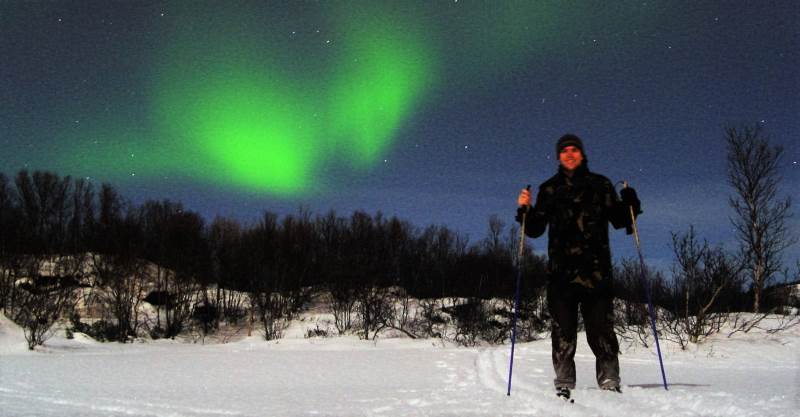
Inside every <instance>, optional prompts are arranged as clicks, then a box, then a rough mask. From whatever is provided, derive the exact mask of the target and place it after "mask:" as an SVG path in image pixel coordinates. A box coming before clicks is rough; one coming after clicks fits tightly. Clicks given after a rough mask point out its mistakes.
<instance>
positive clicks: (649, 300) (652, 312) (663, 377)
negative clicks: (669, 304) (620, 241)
mask: <svg viewBox="0 0 800 417" xmlns="http://www.w3.org/2000/svg"><path fill="white" fill-rule="evenodd" d="M622 186H623V188H628V183H627V182H623V183H622ZM628 209H630V213H631V226H632V227H633V241H634V243H636V251H637V252H638V253H639V269H640V270H641V271H640V273H641V277H640V280H641V281H642V282H644V285H645V290H644V291H645V293H646V294H647V311H648V313H649V315H650V327H652V329H653V338H655V341H656V352H657V353H658V364H659V365H660V366H661V380H662V381H663V382H664V389H665V390H669V388H668V387H667V374H666V373H665V372H664V361H663V360H662V359H661V346H660V345H659V343H658V332H657V331H656V315H655V310H654V309H653V299H652V296H651V295H650V293H651V290H650V281H648V280H647V277H646V276H645V264H644V256H642V245H641V241H640V240H639V228H638V227H637V226H636V214H635V213H634V212H633V207H632V206H628Z"/></svg>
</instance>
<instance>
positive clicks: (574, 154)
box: [558, 146, 583, 171]
mask: <svg viewBox="0 0 800 417" xmlns="http://www.w3.org/2000/svg"><path fill="white" fill-rule="evenodd" d="M558 160H559V161H561V165H562V166H563V167H564V169H566V170H568V171H573V170H575V168H577V167H578V166H580V164H581V163H583V153H581V150H580V149H578V148H577V147H576V146H565V147H564V149H562V150H561V153H559V154H558Z"/></svg>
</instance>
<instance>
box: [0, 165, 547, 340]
mask: <svg viewBox="0 0 800 417" xmlns="http://www.w3.org/2000/svg"><path fill="white" fill-rule="evenodd" d="M0 227H1V228H2V230H3V233H2V235H1V237H0V270H1V271H2V283H0V308H2V309H3V310H4V312H5V313H6V314H7V315H8V316H10V317H11V318H12V319H14V320H16V321H18V322H20V323H21V324H23V327H26V328H27V327H31V328H32V327H36V326H34V324H37V326H38V327H43V328H47V329H49V328H50V327H51V325H52V324H53V322H54V321H55V320H57V319H58V318H59V317H60V316H63V315H65V314H70V315H72V316H73V322H74V324H75V326H76V328H77V329H79V330H85V329H86V327H87V324H86V323H82V322H81V318H80V317H76V316H75V315H74V314H71V313H70V312H72V311H73V310H74V308H73V307H74V304H75V303H76V301H75V300H82V302H83V303H84V304H85V305H91V306H94V307H95V309H96V311H97V313H96V315H100V316H102V317H103V318H104V320H103V323H104V324H103V327H102V328H97V329H94V331H95V332H96V333H101V334H100V336H101V337H102V338H105V339H109V340H120V341H124V340H126V339H127V338H129V337H132V336H136V335H137V334H139V332H140V331H141V330H143V329H141V328H140V326H141V323H142V322H143V321H147V322H149V323H152V324H151V325H150V326H149V328H147V329H146V330H147V331H148V332H149V333H150V334H151V335H152V336H154V337H174V336H176V335H178V334H180V333H181V332H183V331H184V330H186V326H189V325H195V324H199V325H200V328H201V331H202V332H203V333H208V332H212V331H213V330H214V329H215V328H216V327H217V326H218V325H219V323H220V321H223V320H224V321H227V322H230V321H238V320H242V319H247V318H248V317H246V315H247V314H251V315H252V319H253V320H254V321H255V322H257V323H259V324H260V325H262V326H263V329H264V332H265V335H266V337H267V338H275V337H280V335H281V331H282V330H283V328H284V327H285V325H286V323H287V322H288V320H291V319H292V318H293V317H294V316H295V315H296V314H297V312H299V311H300V310H301V309H302V308H303V306H304V305H305V304H306V303H307V302H308V300H309V297H310V296H311V294H312V293H314V292H315V291H319V290H327V291H328V292H329V293H330V298H331V300H330V307H331V310H332V311H333V312H334V315H335V316H336V326H337V328H339V330H340V331H350V330H353V331H357V332H359V334H362V335H363V337H365V338H369V337H374V336H375V335H376V334H377V333H378V332H379V331H381V330H382V329H385V328H394V329H397V330H400V331H403V332H406V334H409V335H412V336H413V335H416V334H418V333H419V332H421V333H423V334H424V333H425V332H424V331H421V330H420V328H419V327H420V326H412V323H411V321H412V320H411V319H410V317H409V315H410V314H411V309H410V305H409V300H411V299H412V298H413V299H445V298H450V299H452V300H458V301H454V304H464V305H467V304H469V305H471V306H473V307H474V306H479V305H480V304H481V302H482V300H488V299H492V298H500V299H506V300H510V299H511V297H512V296H513V292H514V288H513V284H514V277H515V274H516V269H515V264H514V260H513V256H514V255H513V253H514V250H513V242H514V240H515V239H514V237H513V233H514V231H513V229H514V227H511V228H510V229H509V230H510V232H509V233H510V234H509V235H507V236H504V234H505V233H506V232H505V227H504V225H503V224H502V222H500V221H499V220H497V219H492V220H491V221H490V233H489V237H488V238H487V239H486V240H484V241H482V242H479V243H477V244H474V245H469V244H468V242H467V241H466V239H465V238H464V237H462V236H460V235H459V234H457V233H455V232H453V231H451V230H449V229H447V228H446V227H441V226H430V227H427V228H424V229H418V228H416V227H414V226H413V225H411V224H410V223H408V222H406V221H403V220H400V219H398V218H395V217H391V218H387V217H385V216H383V215H382V214H381V213H376V214H374V215H370V214H368V213H364V212H361V211H357V212H354V213H352V214H351V215H350V216H347V217H343V216H338V215H337V214H336V213H334V212H329V213H327V214H325V215H321V216H315V217H312V216H311V214H310V213H308V212H305V211H302V210H301V211H299V212H298V213H297V214H294V215H286V216H283V217H279V216H277V215H276V214H274V213H270V212H265V213H264V214H263V216H262V217H261V219H260V220H259V221H258V222H257V223H256V224H253V225H242V224H240V223H239V222H237V221H235V220H232V219H226V218H221V217H219V218H216V219H214V220H213V221H212V222H211V223H207V222H206V221H205V220H204V219H203V218H202V217H201V216H200V215H199V214H197V213H196V212H193V211H190V210H187V209H185V208H184V207H183V206H182V205H181V204H180V203H177V202H171V201H147V202H145V203H143V204H141V205H138V206H137V205H133V204H131V203H129V202H127V201H125V199H124V198H123V197H122V196H121V195H120V194H119V193H118V192H117V191H116V190H115V189H114V188H113V187H112V186H111V185H109V184H103V185H102V186H101V187H100V188H99V190H97V189H95V188H94V186H93V185H92V184H91V183H89V182H87V181H84V180H82V179H72V178H71V177H63V178H62V177H59V176H58V175H56V174H54V173H50V172H40V171H37V172H34V173H29V172H28V171H25V170H23V171H20V172H19V173H18V174H17V175H16V176H15V177H14V179H13V180H12V181H10V180H9V179H8V178H7V177H6V176H4V175H0ZM525 265H526V268H528V271H527V272H528V274H527V275H528V276H530V277H531V278H530V279H529V280H527V282H528V283H530V285H526V294H527V296H529V297H533V296H534V295H535V294H536V293H537V291H538V289H537V287H538V286H540V285H541V284H542V283H543V281H544V262H543V260H542V259H541V258H539V257H537V256H534V255H533V254H532V253H531V252H530V251H529V252H528V253H527V255H526V262H525ZM76 294H78V295H77V296H76ZM241 294H247V296H246V297H244V298H243V297H242V296H241ZM70 295H71V296H70ZM404 302H405V304H404ZM43 303H44V304H47V305H53V309H50V310H48V309H44V308H41V304H43ZM142 303H148V304H149V305H151V306H154V309H153V311H154V313H153V314H154V317H141V316H140V314H141V313H140V312H141V308H140V307H141V306H142ZM397 305H400V306H405V310H404V311H397V307H396V306H397ZM470 308H472V307H469V308H468V307H461V308H453V311H452V313H453V314H454V315H455V316H458V314H459V313H461V312H462V311H468V310H469V309H470ZM32 312H36V314H39V315H44V316H45V317H39V316H36V317H34V316H31V314H32ZM465 314H466V313H465ZM485 314H487V315H488V314H492V312H491V311H487V312H485ZM145 319H146V320H145ZM460 319H461V321H462V322H469V321H470V320H469V317H466V316H465V317H460ZM423 327H424V326H423ZM42 337H44V336H42ZM42 337H39V336H32V337H31V346H33V345H35V344H38V343H41V340H42ZM503 337H504V336H503V335H500V336H497V338H499V339H502V338H503Z"/></svg>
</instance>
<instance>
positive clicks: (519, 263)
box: [506, 184, 531, 396]
mask: <svg viewBox="0 0 800 417" xmlns="http://www.w3.org/2000/svg"><path fill="white" fill-rule="evenodd" d="M525 189H526V190H528V191H530V189H531V185H530V184H528V186H527V187H525ZM529 208H530V206H527V207H526V208H525V211H523V212H522V225H521V226H520V227H519V246H518V247H519V253H518V254H517V288H516V290H515V291H514V318H513V319H512V320H511V361H510V362H509V364H508V392H506V395H508V396H510V395H511V374H512V372H513V371H514V345H515V344H516V340H517V314H518V312H519V286H520V281H522V260H523V258H524V256H525V220H526V218H527V216H528V209H529Z"/></svg>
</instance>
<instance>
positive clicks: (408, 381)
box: [0, 315, 800, 417]
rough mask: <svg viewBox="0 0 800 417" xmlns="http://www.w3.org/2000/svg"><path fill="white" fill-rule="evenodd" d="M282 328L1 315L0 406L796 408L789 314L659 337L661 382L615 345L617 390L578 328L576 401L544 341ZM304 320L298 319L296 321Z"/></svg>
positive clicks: (243, 410) (640, 354)
mask: <svg viewBox="0 0 800 417" xmlns="http://www.w3.org/2000/svg"><path fill="white" fill-rule="evenodd" d="M309 323H313V320H307V321H304V322H297V323H295V325H294V327H293V328H292V329H290V331H288V332H287V333H286V334H287V338H285V339H281V340H279V341H275V342H265V341H263V339H261V338H260V337H258V336H255V335H254V336H253V337H242V338H240V339H239V340H236V341H233V342H230V343H224V344H223V343H216V344H205V345H202V344H199V343H197V344H195V343H186V342H185V341H183V342H181V341H171V340H157V341H149V340H148V341H138V342H136V343H132V344H124V345H123V344H118V343H99V342H95V341H93V340H91V339H90V338H88V337H86V336H84V335H82V334H76V335H75V338H74V339H66V338H64V337H63V335H64V332H63V331H59V332H58V333H57V335H56V336H55V337H53V338H52V339H50V340H49V341H48V342H47V343H45V345H44V346H43V347H41V348H37V350H36V351H33V352H31V351H28V350H27V348H26V344H25V341H24V339H23V334H22V331H21V330H20V329H19V327H17V326H16V325H14V324H13V323H11V322H10V321H9V320H7V319H6V318H5V317H3V316H2V315H0V415H2V416H122V415H128V416H131V415H132V416H454V417H455V416H534V415H535V416H621V417H627V416H671V417H674V416H737V417H738V416H796V415H797V409H798V407H800V349H799V348H800V346H798V345H799V344H800V329H799V328H800V326H796V327H795V328H792V329H789V330H787V331H785V332H780V333H775V334H768V333H766V332H764V331H761V330H754V331H752V332H750V333H747V334H743V333H737V334H735V335H734V336H733V337H731V338H728V337H726V336H727V333H725V334H721V335H718V336H715V337H714V338H712V339H711V340H709V341H708V342H706V343H704V344H701V345H692V346H691V347H690V349H688V350H686V351H681V350H680V349H679V348H678V347H677V346H676V345H672V344H670V343H667V342H665V343H663V345H662V350H663V351H664V355H665V358H664V359H665V365H666V372H667V378H668V381H669V382H670V384H671V386H670V390H669V391H665V390H664V389H663V388H662V387H661V375H660V371H659V369H658V361H657V358H656V357H655V354H654V353H653V351H652V349H649V348H645V347H643V346H640V345H634V346H624V348H623V354H622V355H621V356H620V365H621V370H622V379H623V390H624V393H623V394H622V395H619V394H615V393H612V392H606V391H600V390H598V389H597V388H596V386H595V383H594V357H593V356H592V354H591V351H590V350H589V347H588V345H587V344H586V342H585V336H584V335H580V336H579V340H580V344H579V346H578V355H577V357H576V362H577V367H578V387H577V389H576V390H575V391H574V392H573V397H574V398H575V401H576V402H575V403H574V404H567V403H564V402H563V401H561V400H559V399H557V398H556V397H555V395H554V390H553V387H552V379H553V371H552V367H551V365H550V342H549V340H539V341H534V342H530V343H520V344H518V345H517V349H516V354H515V360H514V366H515V367H514V380H513V391H512V395H511V396H510V397H508V396H506V384H507V379H506V378H507V375H508V359H509V350H510V349H509V346H487V347H480V348H464V347H457V346H452V345H449V344H446V343H443V342H442V341H440V340H434V339H428V340H411V339H405V338H392V339H386V338H384V339H378V340H377V341H363V340H358V339H357V338H354V337H332V338H314V339H304V338H302V336H301V335H303V334H305V328H306V327H310V328H313V327H314V326H313V325H312V324H309ZM301 326H305V327H301Z"/></svg>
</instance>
